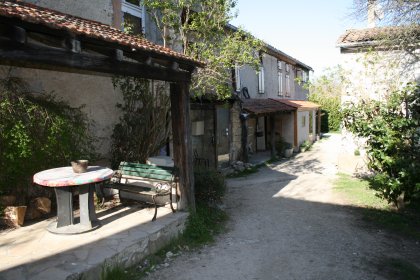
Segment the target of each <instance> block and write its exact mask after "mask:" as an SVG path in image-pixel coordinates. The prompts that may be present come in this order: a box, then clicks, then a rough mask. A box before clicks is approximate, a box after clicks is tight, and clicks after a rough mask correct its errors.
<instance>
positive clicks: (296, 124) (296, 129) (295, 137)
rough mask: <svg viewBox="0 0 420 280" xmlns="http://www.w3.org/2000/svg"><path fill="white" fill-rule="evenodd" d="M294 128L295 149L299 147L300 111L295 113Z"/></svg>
mask: <svg viewBox="0 0 420 280" xmlns="http://www.w3.org/2000/svg"><path fill="white" fill-rule="evenodd" d="M293 127H294V138H293V146H294V147H293V148H296V147H298V111H297V110H295V111H294V112H293Z"/></svg>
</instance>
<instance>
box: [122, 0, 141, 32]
mask: <svg viewBox="0 0 420 280" xmlns="http://www.w3.org/2000/svg"><path fill="white" fill-rule="evenodd" d="M121 11H122V13H123V19H122V22H123V29H124V31H127V32H128V33H130V34H144V25H145V23H144V16H145V15H144V7H142V6H141V5H140V0H123V1H122V6H121Z"/></svg>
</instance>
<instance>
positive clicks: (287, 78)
mask: <svg viewBox="0 0 420 280" xmlns="http://www.w3.org/2000/svg"><path fill="white" fill-rule="evenodd" d="M286 96H287V97H290V75H289V74H288V73H287V74H286Z"/></svg>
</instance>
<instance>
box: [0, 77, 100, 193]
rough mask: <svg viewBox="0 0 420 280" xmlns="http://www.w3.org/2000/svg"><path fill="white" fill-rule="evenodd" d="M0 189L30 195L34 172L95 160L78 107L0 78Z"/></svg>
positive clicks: (10, 80) (12, 80)
mask: <svg viewBox="0 0 420 280" xmlns="http://www.w3.org/2000/svg"><path fill="white" fill-rule="evenodd" d="M0 119H1V122H0V159H1V161H0V170H1V172H0V192H1V193H15V194H20V197H19V198H20V200H24V197H25V196H27V195H28V188H29V187H30V185H31V184H32V176H33V174H34V173H36V172H38V171H41V170H44V169H48V168H52V167H57V166H63V165H69V164H70V161H71V160H73V159H78V158H86V159H90V160H92V159H94V156H95V153H94V148H93V145H92V143H94V141H93V139H92V137H91V136H90V134H89V124H88V121H87V118H86V116H85V115H84V114H83V113H82V111H81V110H80V108H72V107H70V106H69V105H68V104H66V103H64V102H62V101H58V100H57V99H56V98H55V97H54V96H52V95H47V94H37V95H33V94H30V93H28V91H27V87H26V85H25V83H24V82H23V81H22V80H21V79H19V78H13V77H7V78H5V79H2V80H0Z"/></svg>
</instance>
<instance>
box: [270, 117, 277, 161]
mask: <svg viewBox="0 0 420 280" xmlns="http://www.w3.org/2000/svg"><path fill="white" fill-rule="evenodd" d="M270 131H271V157H272V158H273V157H275V156H276V154H277V152H276V115H274V114H272V115H270Z"/></svg>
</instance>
